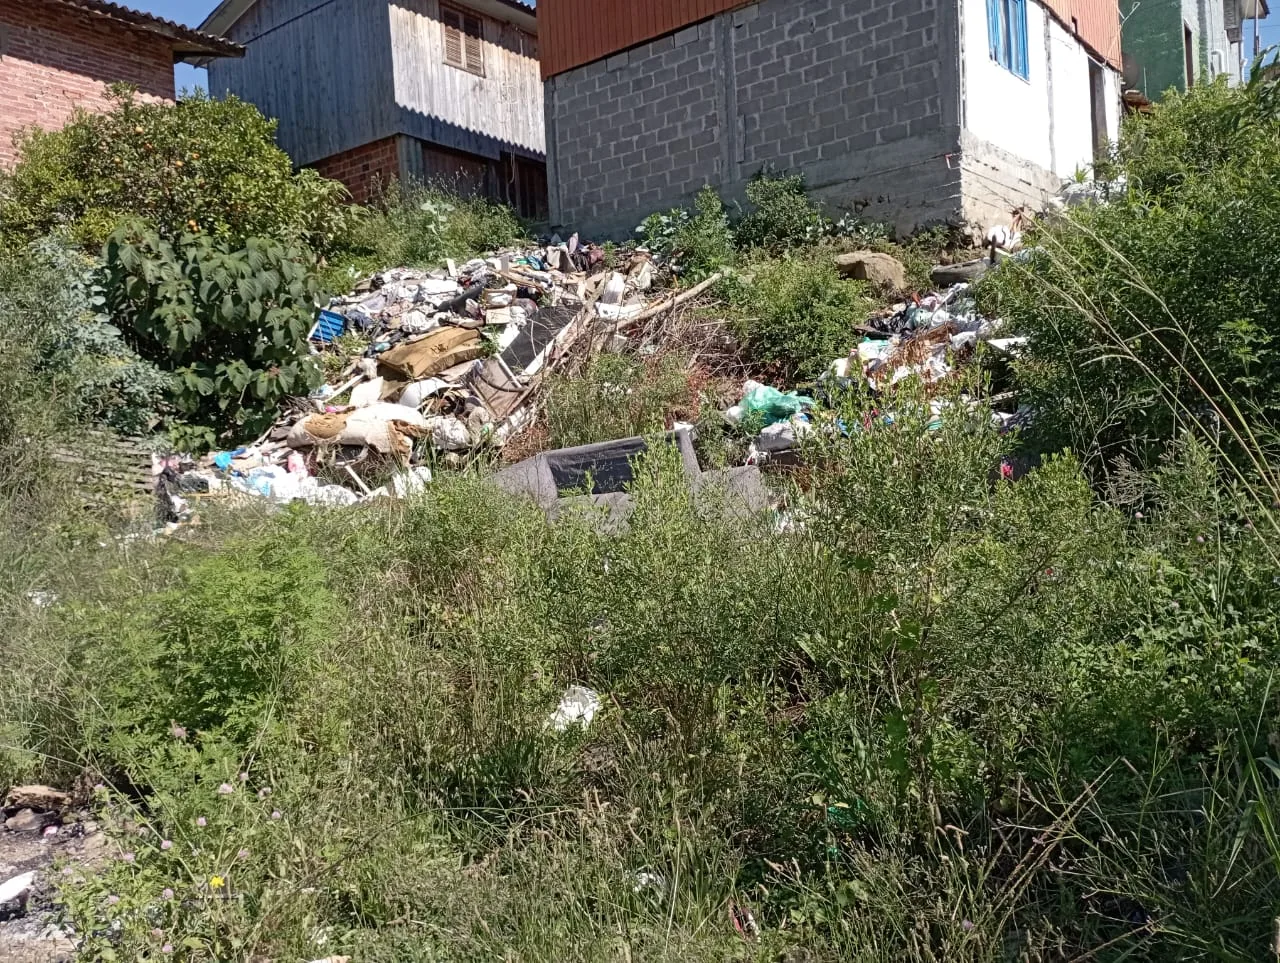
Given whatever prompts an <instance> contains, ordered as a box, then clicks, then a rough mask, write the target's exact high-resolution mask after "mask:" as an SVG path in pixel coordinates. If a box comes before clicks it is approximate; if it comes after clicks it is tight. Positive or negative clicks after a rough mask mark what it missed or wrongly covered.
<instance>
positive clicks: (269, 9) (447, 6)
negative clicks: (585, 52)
mask: <svg viewBox="0 0 1280 963" xmlns="http://www.w3.org/2000/svg"><path fill="white" fill-rule="evenodd" d="M202 29H205V30H219V31H223V33H224V35H225V36H227V37H229V38H232V39H234V40H235V42H236V43H238V44H241V45H242V46H243V47H244V50H245V55H244V57H243V58H242V59H241V60H238V61H236V64H235V66H234V67H228V66H227V65H226V64H225V63H224V62H222V61H213V62H212V63H210V64H209V92H210V93H211V94H212V95H213V96H215V97H217V96H222V95H223V94H225V93H227V92H230V93H233V94H235V95H236V96H238V97H240V98H241V99H242V100H247V101H249V102H251V103H253V104H256V105H257V106H258V108H259V109H260V110H261V111H262V112H263V113H264V114H266V115H267V116H268V117H275V118H278V119H279V122H280V126H279V130H278V132H277V139H278V140H279V143H280V146H281V147H282V148H284V150H285V151H286V152H288V154H289V156H290V157H292V158H293V160H294V162H295V163H296V164H298V165H300V166H308V167H315V168H316V169H317V170H319V171H320V172H321V173H322V174H325V175H326V176H329V177H334V178H337V179H338V180H341V181H343V182H344V183H345V184H346V185H347V187H348V188H349V189H350V190H351V192H352V194H353V195H354V196H355V198H356V199H357V200H361V201H363V200H365V199H367V198H368V196H369V194H370V192H371V191H372V190H373V189H374V188H375V187H376V186H377V184H378V183H379V182H381V183H383V184H385V183H387V182H388V181H390V180H392V179H397V178H398V179H402V180H403V179H409V178H416V179H428V178H445V179H448V180H451V181H453V182H455V183H457V184H458V185H459V186H460V187H462V188H463V189H464V190H468V191H474V192H477V193H481V194H484V195H487V196H489V197H493V198H496V199H498V200H502V201H506V202H508V203H510V204H512V205H514V206H515V207H517V208H518V209H519V210H520V211H521V213H523V214H525V215H527V216H530V217H543V216H545V214H546V164H545V151H546V146H545V143H544V141H543V134H544V127H543V119H542V83H541V79H540V77H539V68H538V24H537V19H536V16H535V13H534V9H533V7H532V6H531V5H530V4H526V3H523V2H521V0H395V2H394V3H392V2H390V0H222V2H221V3H219V4H218V6H217V7H216V8H215V9H214V11H213V12H212V13H211V14H210V15H209V16H208V17H207V18H206V19H205V21H204V25H203V28H202Z"/></svg>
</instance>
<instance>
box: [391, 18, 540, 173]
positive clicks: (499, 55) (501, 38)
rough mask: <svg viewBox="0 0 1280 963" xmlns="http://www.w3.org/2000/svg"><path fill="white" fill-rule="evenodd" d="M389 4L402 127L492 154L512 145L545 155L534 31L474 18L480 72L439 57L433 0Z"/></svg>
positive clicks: (431, 138) (411, 132)
mask: <svg viewBox="0 0 1280 963" xmlns="http://www.w3.org/2000/svg"><path fill="white" fill-rule="evenodd" d="M388 9H389V17H390V32H391V51H390V53H391V69H392V74H393V78H394V90H395V95H394V101H395V103H396V104H398V105H399V107H400V108H401V111H402V120H403V123H402V125H401V126H402V127H403V132H404V133H406V134H409V135H410V136H414V137H419V138H421V139H423V140H429V141H432V142H434V143H437V144H441V145H444V146H447V147H452V148H454V149H456V150H462V151H467V152H470V153H474V154H480V155H482V156H485V157H489V158H491V159H494V160H497V159H498V157H499V155H500V154H501V152H502V151H503V150H512V149H513V148H515V149H517V150H519V151H523V152H524V153H525V154H529V155H533V156H535V157H542V156H544V155H545V153H546V124H545V121H544V118H543V108H542V83H541V79H540V77H539V70H538V59H537V55H536V52H535V51H536V50H537V38H536V37H534V36H532V35H530V34H526V33H524V32H523V31H521V30H520V29H519V28H517V27H516V26H514V25H513V24H504V23H499V22H498V21H497V20H492V19H489V18H481V19H482V20H483V34H484V37H483V40H482V42H481V43H480V44H479V46H480V48H481V50H482V52H481V59H482V61H483V63H484V73H483V75H479V74H476V73H472V72H471V71H468V70H463V69H460V68H458V67H454V66H451V65H449V64H447V63H445V62H444V56H443V53H442V46H441V44H442V37H443V33H442V26H441V22H440V19H439V17H440V4H439V2H438V0H399V2H397V3H396V4H393V5H391V6H390V7H389V8H388Z"/></svg>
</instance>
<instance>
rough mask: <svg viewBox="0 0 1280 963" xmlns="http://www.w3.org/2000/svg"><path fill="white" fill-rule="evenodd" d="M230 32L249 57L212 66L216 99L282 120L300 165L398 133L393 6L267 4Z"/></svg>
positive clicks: (364, 1)
mask: <svg viewBox="0 0 1280 963" xmlns="http://www.w3.org/2000/svg"><path fill="white" fill-rule="evenodd" d="M228 33H229V35H230V37H231V39H234V40H235V41H236V42H237V43H241V44H244V45H245V48H246V49H245V56H244V59H243V60H214V61H213V62H212V63H210V64H209V92H210V93H211V94H212V95H213V96H222V95H223V94H224V93H225V92H227V91H230V92H231V93H233V94H235V95H236V96H238V97H240V98H241V99H243V100H247V101H249V102H251V103H253V104H256V105H257V107H258V108H259V109H260V110H261V111H262V112H263V113H264V114H266V115H267V116H268V117H276V118H278V119H279V121H280V126H279V130H278V132H277V134H276V139H277V141H278V142H279V144H280V146H281V147H282V148H283V149H284V150H285V151H286V152H288V154H289V156H290V157H292V158H293V161H294V163H296V164H299V165H302V164H312V163H315V162H316V161H318V160H321V159H323V158H326V157H331V156H333V155H334V154H340V153H342V152H344V151H348V150H351V149H352V148H355V147H358V146H360V145H361V144H367V143H369V142H370V141H374V140H379V139H381V138H383V137H389V136H391V135H392V134H394V133H395V132H396V131H395V127H396V125H397V121H398V117H397V111H396V108H395V98H394V94H393V91H392V86H391V34H390V29H389V26H388V13H387V5H386V3H385V2H381V0H379V2H371V0H259V2H258V3H255V4H254V5H253V6H252V7H251V8H250V9H249V10H248V12H246V13H245V15H244V16H243V17H241V18H240V20H238V21H237V22H236V23H235V24H234V25H233V26H232V27H231V29H230V30H229V31H228Z"/></svg>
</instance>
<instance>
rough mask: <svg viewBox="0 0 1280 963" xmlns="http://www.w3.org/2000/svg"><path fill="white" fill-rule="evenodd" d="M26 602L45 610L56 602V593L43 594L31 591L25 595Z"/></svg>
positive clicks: (34, 590)
mask: <svg viewBox="0 0 1280 963" xmlns="http://www.w3.org/2000/svg"><path fill="white" fill-rule="evenodd" d="M26 598H27V601H28V602H30V603H31V604H32V605H34V606H35V607H36V608H38V609H47V608H49V607H50V606H52V605H56V604H57V602H58V593H57V592H45V591H42V590H40V589H33V590H32V591H30V592H28V593H27V596H26Z"/></svg>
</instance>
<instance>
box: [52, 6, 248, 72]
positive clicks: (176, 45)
mask: <svg viewBox="0 0 1280 963" xmlns="http://www.w3.org/2000/svg"><path fill="white" fill-rule="evenodd" d="M53 2H55V3H57V4H58V5H60V6H63V7H69V8H71V9H73V10H76V11H78V12H79V13H81V14H85V15H88V16H91V17H96V18H98V19H99V20H107V21H110V22H111V23H118V24H120V25H121V26H124V27H128V28H129V29H130V30H135V31H138V32H140V33H149V34H152V35H154V36H157V37H163V38H164V39H166V40H168V41H169V42H170V45H171V47H172V50H173V61H174V63H177V62H179V61H180V60H185V59H186V58H187V57H190V56H200V57H204V58H206V59H208V60H212V59H214V58H217V57H243V56H244V47H242V46H240V44H238V43H233V42H232V41H230V40H227V39H226V38H224V37H218V36H211V35H205V36H195V35H194V34H196V33H198V31H192V30H190V29H189V28H185V27H182V26H181V25H180V24H175V23H172V22H170V21H167V20H163V19H161V18H159V17H156V16H153V15H151V14H146V13H142V12H141V11H135V10H132V9H130V8H128V7H124V6H120V5H118V4H112V3H107V4H105V5H104V4H100V3H99V4H93V3H85V2H77V0H53Z"/></svg>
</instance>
